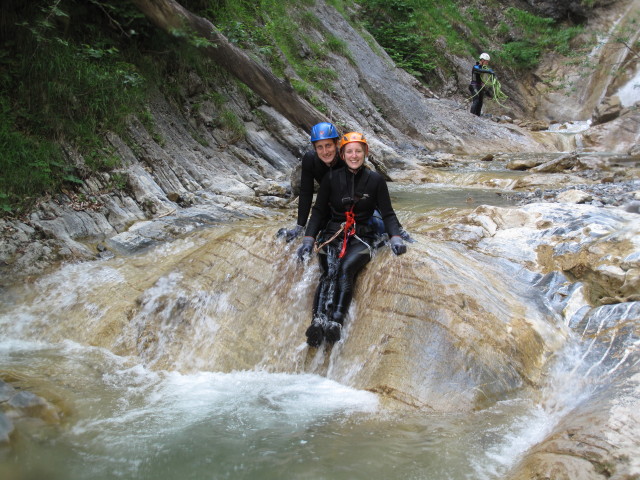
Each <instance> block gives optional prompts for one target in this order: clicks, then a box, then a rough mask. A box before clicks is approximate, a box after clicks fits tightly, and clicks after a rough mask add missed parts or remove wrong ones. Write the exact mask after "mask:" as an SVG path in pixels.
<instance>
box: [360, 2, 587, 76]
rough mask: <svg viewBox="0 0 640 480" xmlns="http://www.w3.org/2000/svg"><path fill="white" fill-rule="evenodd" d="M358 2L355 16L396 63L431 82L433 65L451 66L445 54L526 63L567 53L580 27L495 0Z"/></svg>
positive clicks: (507, 64)
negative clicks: (480, 1) (478, 2)
mask: <svg viewBox="0 0 640 480" xmlns="http://www.w3.org/2000/svg"><path fill="white" fill-rule="evenodd" d="M359 3H360V4H361V5H362V6H363V7H364V9H363V12H361V13H360V14H359V15H358V17H359V18H362V19H363V21H364V24H365V26H366V28H367V29H368V30H369V31H370V32H371V33H372V35H373V36H374V37H375V39H376V41H378V43H380V45H382V46H383V47H384V48H385V50H386V51H387V53H388V54H389V55H390V56H391V58H393V60H394V61H395V62H396V64H397V65H398V66H400V67H402V68H404V69H406V70H407V71H409V72H410V73H412V74H413V75H415V76H417V77H419V78H421V79H422V81H424V82H425V83H426V84H430V85H432V86H436V85H437V82H438V80H437V77H436V76H435V75H434V74H433V73H434V70H435V69H439V70H441V71H443V72H444V73H445V74H447V73H449V72H451V71H452V70H453V68H454V66H453V65H451V64H450V63H449V62H450V61H449V59H448V55H456V56H465V55H468V56H470V57H472V58H475V57H477V55H478V54H479V53H480V52H482V51H486V52H488V53H490V54H491V55H492V56H493V57H494V58H495V59H496V60H498V61H499V64H500V65H501V66H502V67H503V68H505V67H510V68H515V69H520V70H523V69H529V68H532V67H534V66H535V65H536V64H537V62H538V60H539V58H540V55H541V54H542V53H543V52H545V51H550V50H556V51H558V52H560V53H567V52H568V51H569V49H570V48H569V43H570V41H571V40H572V39H573V38H574V37H575V36H576V35H577V34H578V33H579V32H580V31H581V28H580V27H566V26H562V25H556V24H555V23H554V22H553V20H551V19H548V18H541V17H538V16H536V15H533V14H531V13H529V12H525V11H523V10H519V9H517V8H513V7H510V8H507V9H504V8H503V7H502V6H501V5H500V4H499V3H498V2H494V3H495V5H493V6H491V7H489V6H482V5H477V6H476V5H475V4H474V3H472V4H471V5H470V6H469V3H470V2H462V1H455V0H454V1H448V2H442V1H435V0H361V1H360V2H359ZM485 3H487V4H490V3H492V2H485Z"/></svg>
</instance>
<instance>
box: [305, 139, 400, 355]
mask: <svg viewBox="0 0 640 480" xmlns="http://www.w3.org/2000/svg"><path fill="white" fill-rule="evenodd" d="M339 150H340V157H341V158H342V160H343V161H344V162H345V164H346V167H345V168H343V169H340V170H337V171H336V172H335V173H334V174H333V175H331V176H329V175H326V176H325V177H324V179H323V180H322V183H321V184H320V190H319V191H318V195H317V197H316V202H315V204H314V206H313V209H312V212H311V218H310V220H309V224H308V225H307V229H306V231H305V237H304V239H303V241H302V246H301V247H300V248H299V249H298V256H299V257H300V258H301V259H302V258H304V257H305V256H306V255H308V254H310V253H311V252H312V250H313V246H314V244H315V243H316V237H317V236H318V234H319V233H320V231H322V234H321V235H320V236H319V238H317V240H318V242H319V243H320V246H319V250H318V257H319V260H320V267H321V270H322V275H321V277H320V282H319V284H318V288H317V290H316V295H315V299H314V304H313V319H312V321H311V325H310V326H309V328H308V329H307V331H306V336H307V343H308V344H309V345H310V346H312V347H317V346H319V345H320V344H321V343H322V340H323V338H324V339H326V340H327V342H329V343H334V342H336V341H338V340H340V336H341V330H342V323H343V321H344V317H345V315H346V313H347V311H348V309H349V305H350V303H351V299H352V295H353V286H354V281H355V278H356V276H357V274H358V272H360V270H362V268H363V267H364V266H365V265H366V264H367V263H368V262H369V260H371V254H372V250H373V244H374V242H375V239H376V231H375V227H374V226H372V223H371V217H372V216H373V213H374V211H375V210H378V211H379V212H380V215H381V217H382V220H383V222H384V226H385V229H386V231H387V233H388V234H389V238H390V245H391V249H392V251H393V253H395V254H396V255H401V254H403V253H405V252H406V251H407V247H406V246H405V244H404V242H403V240H402V238H401V232H402V229H401V227H400V222H399V221H398V218H397V217H396V214H395V212H394V210H393V207H392V206H391V198H390V197H389V190H388V189H387V184H386V182H385V180H384V178H383V177H382V176H381V175H380V174H379V173H377V172H374V171H372V170H370V169H369V168H367V167H366V166H364V162H365V157H366V156H367V155H368V153H369V146H368V144H367V140H366V139H365V137H364V135H362V134H361V133H358V132H350V133H347V134H345V135H343V136H342V137H341V138H340V144H339ZM326 219H329V220H328V222H327V221H326Z"/></svg>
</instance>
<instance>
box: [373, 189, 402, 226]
mask: <svg viewBox="0 0 640 480" xmlns="http://www.w3.org/2000/svg"><path fill="white" fill-rule="evenodd" d="M376 193H377V197H378V211H379V212H380V215H381V216H382V221H383V222H384V228H385V230H386V231H387V233H388V234H389V236H390V237H393V236H396V235H400V232H401V227H400V222H399V221H398V217H397V216H396V212H395V211H394V210H393V207H392V206H391V197H390V196H389V189H388V188H387V182H385V181H384V179H383V178H382V177H379V180H378V185H377V192H376Z"/></svg>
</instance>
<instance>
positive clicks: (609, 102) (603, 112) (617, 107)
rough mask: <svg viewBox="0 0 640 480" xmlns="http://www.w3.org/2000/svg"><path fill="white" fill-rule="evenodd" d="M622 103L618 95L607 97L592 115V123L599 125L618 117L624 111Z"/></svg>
mask: <svg viewBox="0 0 640 480" xmlns="http://www.w3.org/2000/svg"><path fill="white" fill-rule="evenodd" d="M622 109H623V107H622V104H621V103H620V98H619V97H617V96H615V95H614V96H612V97H607V98H605V99H604V100H603V101H602V102H601V103H600V104H599V105H598V106H597V107H596V109H595V110H594V112H593V115H592V116H591V125H592V126H595V125H599V124H601V123H607V122H610V121H611V120H613V119H615V118H618V117H619V116H620V113H622Z"/></svg>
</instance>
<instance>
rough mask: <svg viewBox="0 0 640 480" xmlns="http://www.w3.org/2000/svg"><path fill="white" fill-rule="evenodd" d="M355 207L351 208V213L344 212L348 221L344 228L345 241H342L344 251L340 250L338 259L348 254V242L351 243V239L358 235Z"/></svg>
mask: <svg viewBox="0 0 640 480" xmlns="http://www.w3.org/2000/svg"><path fill="white" fill-rule="evenodd" d="M353 207H354V205H352V206H351V209H350V210H349V211H347V212H344V213H345V215H346V217H347V221H346V222H345V223H344V227H343V231H344V239H343V240H342V250H340V255H338V258H342V257H344V254H345V253H347V242H349V238H350V237H352V236H353V235H355V233H356V217H355V215H354V214H353Z"/></svg>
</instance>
